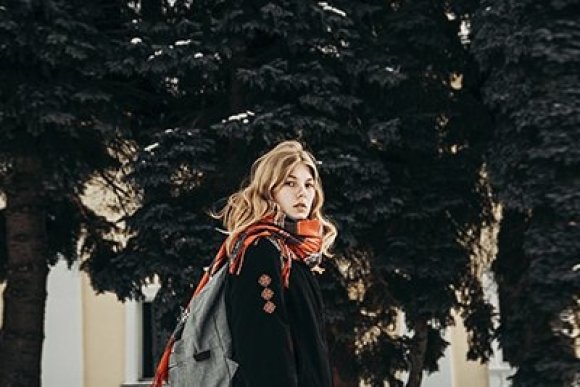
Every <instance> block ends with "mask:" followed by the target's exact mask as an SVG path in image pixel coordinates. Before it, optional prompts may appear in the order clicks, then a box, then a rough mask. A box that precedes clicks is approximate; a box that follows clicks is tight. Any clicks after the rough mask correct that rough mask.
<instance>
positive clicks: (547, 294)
mask: <svg viewBox="0 0 580 387" xmlns="http://www.w3.org/2000/svg"><path fill="white" fill-rule="evenodd" d="M579 10H580V8H579V6H578V3H577V2H572V1H559V2H545V3H537V2H532V1H518V2H514V1H503V0H502V1H484V2H483V3H482V6H481V7H480V9H479V10H478V12H477V13H476V17H475V18H474V24H473V29H474V41H473V53H474V55H475V57H476V58H477V61H478V63H479V65H480V69H481V75H482V81H483V83H482V88H481V90H482V96H483V99H484V101H485V102H486V105H487V106H488V107H489V108H490V109H491V110H492V112H493V116H494V134H493V136H494V137H493V141H492V143H491V146H490V149H489V157H488V159H489V169H490V177H491V183H492V185H493V187H494V191H495V192H496V194H497V198H498V200H499V201H500V202H501V204H502V206H503V207H504V216H503V220H502V223H501V232H500V236H499V254H498V257H497V260H496V261H495V263H494V266H493V270H494V273H495V275H496V278H497V282H498V284H499V295H500V308H501V326H500V329H499V332H498V334H499V340H500V343H501V346H502V347H503V351H504V358H505V359H506V360H507V361H508V362H509V363H510V364H511V365H513V366H515V367H517V369H518V371H517V373H516V374H515V377H514V379H513V383H514V386H539V385H541V386H571V385H573V383H578V375H580V373H579V371H580V362H579V360H578V358H577V356H576V355H575V354H574V339H575V338H576V339H577V334H578V333H577V332H576V333H574V332H575V328H574V324H577V322H578V320H577V316H578V312H579V309H578V294H580V274H579V273H578V268H577V267H576V268H574V265H577V264H578V262H579V260H578V256H579V253H580V242H579V240H578V227H579V226H580V223H579V222H578V214H580V211H579V210H580V208H579V206H580V200H579V199H580V197H579V193H580V185H579V184H580V181H579V180H578V176H579V175H578V171H579V162H580V158H579V155H580V153H579V150H580V148H579V146H580V141H579V139H580V132H579V128H580V126H579V125H578V124H579V121H580V99H579V98H578V97H579V88H578V81H579V79H578V71H577V69H578V66H579V60H580V56H579V55H578V53H579V51H578V42H579V41H580V30H579V26H580V25H579V22H578V18H577V15H578V11H579ZM574 316H576V317H574ZM576 328H577V325H576Z"/></svg>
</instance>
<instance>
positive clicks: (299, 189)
mask: <svg viewBox="0 0 580 387" xmlns="http://www.w3.org/2000/svg"><path fill="white" fill-rule="evenodd" d="M305 193H306V190H305V189H304V187H302V186H301V185H298V186H297V188H296V196H298V197H301V196H304V194H305Z"/></svg>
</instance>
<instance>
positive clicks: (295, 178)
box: [273, 164, 316, 220]
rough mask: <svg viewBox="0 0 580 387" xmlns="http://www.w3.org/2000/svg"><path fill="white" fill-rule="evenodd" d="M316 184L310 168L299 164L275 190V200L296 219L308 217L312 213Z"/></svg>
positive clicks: (287, 213)
mask: <svg viewBox="0 0 580 387" xmlns="http://www.w3.org/2000/svg"><path fill="white" fill-rule="evenodd" d="M314 184H315V182H314V178H313V177H312V174H311V173H310V168H308V167H307V166H306V165H304V164H298V165H297V166H296V167H294V169H293V170H292V171H290V174H289V175H288V177H287V178H286V180H285V181H284V182H282V185H281V186H280V187H278V189H277V190H276V191H274V192H273V194H274V201H275V202H276V203H278V205H279V206H280V208H281V209H282V211H284V213H285V214H286V215H288V216H289V217H291V218H293V219H296V220H299V219H306V218H308V215H310V210H311V209H312V202H313V201H314V195H315V194H316V191H315V189H314Z"/></svg>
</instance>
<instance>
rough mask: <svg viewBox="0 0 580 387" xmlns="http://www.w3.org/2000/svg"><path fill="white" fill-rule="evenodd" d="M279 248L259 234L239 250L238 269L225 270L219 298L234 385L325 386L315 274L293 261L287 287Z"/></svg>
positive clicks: (327, 367) (321, 321)
mask: <svg viewBox="0 0 580 387" xmlns="http://www.w3.org/2000/svg"><path fill="white" fill-rule="evenodd" d="M281 270H282V261H281V257H280V252H279V251H278V249H277V248H276V247H275V246H274V244H273V243H272V242H270V241H269V240H267V239H265V238H261V239H259V240H258V241H257V243H256V244H254V245H252V246H250V247H248V249H247V250H246V252H245V256H244V261H243V264H242V269H241V272H240V274H239V275H228V278H227V280H226V284H225V301H226V311H227V317H228V326H229V328H230V332H231V335H232V344H233V356H232V359H233V360H234V361H235V362H237V363H238V364H239V368H238V369H237V371H236V373H235V376H234V381H233V386H234V387H331V386H332V373H331V367H330V364H329V357H328V349H327V345H326V337H325V333H324V329H325V328H324V326H325V325H324V317H323V302H322V296H321V293H320V288H319V285H318V281H317V279H316V278H315V277H314V274H313V273H312V272H311V271H310V268H309V267H308V266H306V265H305V264H304V263H302V262H298V261H293V262H292V269H291V273H290V283H289V287H288V288H285V287H284V286H283V284H282V278H281Z"/></svg>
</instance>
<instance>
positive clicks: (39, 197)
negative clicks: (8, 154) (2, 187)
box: [0, 153, 48, 387]
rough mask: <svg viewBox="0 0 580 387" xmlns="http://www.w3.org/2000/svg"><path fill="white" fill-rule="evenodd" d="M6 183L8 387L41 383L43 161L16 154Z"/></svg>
mask: <svg viewBox="0 0 580 387" xmlns="http://www.w3.org/2000/svg"><path fill="white" fill-rule="evenodd" d="M12 167H13V168H12V171H11V173H10V175H9V176H8V179H7V181H6V182H7V184H6V241H7V250H8V264H7V277H6V289H5V290H4V316H3V324H2V330H1V331H0V384H1V385H2V387H38V386H40V364H41V358H42V342H43V340H44V309H45V304H46V279H47V276H48V264H47V254H48V245H47V233H46V223H45V222H46V219H45V209H44V207H43V186H42V171H41V163H40V160H39V159H38V158H37V157H35V155H33V154H32V153H31V154H27V155H19V156H17V157H15V159H14V163H13V166H12Z"/></svg>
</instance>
